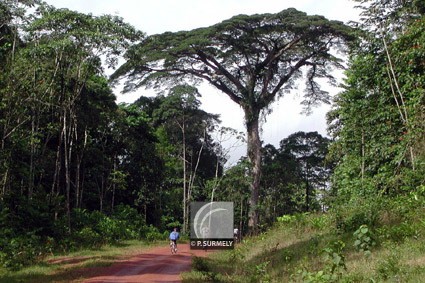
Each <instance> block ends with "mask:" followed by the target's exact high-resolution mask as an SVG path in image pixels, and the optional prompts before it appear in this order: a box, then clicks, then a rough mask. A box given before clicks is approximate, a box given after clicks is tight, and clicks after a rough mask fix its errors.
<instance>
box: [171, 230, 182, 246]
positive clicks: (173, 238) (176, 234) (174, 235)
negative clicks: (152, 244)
mask: <svg viewBox="0 0 425 283" xmlns="http://www.w3.org/2000/svg"><path fill="white" fill-rule="evenodd" d="M169 238H170V241H171V242H174V245H175V247H176V251H177V240H178V239H179V238H180V234H179V232H177V228H174V230H173V231H172V232H171V233H170V237H169Z"/></svg>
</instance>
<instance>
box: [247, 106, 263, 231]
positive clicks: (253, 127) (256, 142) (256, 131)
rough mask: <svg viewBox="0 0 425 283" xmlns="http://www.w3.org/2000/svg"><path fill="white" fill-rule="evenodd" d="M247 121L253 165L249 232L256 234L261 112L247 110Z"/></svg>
mask: <svg viewBox="0 0 425 283" xmlns="http://www.w3.org/2000/svg"><path fill="white" fill-rule="evenodd" d="M245 121H246V127H247V136H248V140H247V143H248V158H249V161H250V162H251V166H252V168H251V170H252V183H251V198H250V201H249V205H250V208H249V220H248V227H249V230H250V231H249V233H250V234H253V235H255V234H257V233H258V216H259V215H258V198H259V191H260V179H261V139H260V124H259V113H253V111H247V110H245Z"/></svg>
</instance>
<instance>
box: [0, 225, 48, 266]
mask: <svg viewBox="0 0 425 283" xmlns="http://www.w3.org/2000/svg"><path fill="white" fill-rule="evenodd" d="M0 245H1V250H0V264H1V265H2V266H4V267H5V268H8V269H11V270H18V269H20V268H22V267H24V266H27V265H30V264H34V263H35V262H36V261H37V260H38V258H39V257H40V256H41V255H43V253H44V247H43V245H42V241H41V239H40V237H39V236H37V235H35V233H27V234H26V235H20V236H15V237H9V238H7V239H5V238H3V239H2V240H1V241H0Z"/></svg>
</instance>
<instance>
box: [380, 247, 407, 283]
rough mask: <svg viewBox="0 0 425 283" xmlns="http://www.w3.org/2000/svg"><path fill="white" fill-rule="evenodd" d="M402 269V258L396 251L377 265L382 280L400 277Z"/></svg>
mask: <svg viewBox="0 0 425 283" xmlns="http://www.w3.org/2000/svg"><path fill="white" fill-rule="evenodd" d="M401 270H402V268H401V265H400V259H399V258H398V256H397V254H396V253H391V254H390V255H389V256H388V257H387V259H385V260H383V261H381V262H380V263H379V265H378V267H377V273H378V276H379V278H380V279H382V280H388V279H390V278H398V277H400V271H401Z"/></svg>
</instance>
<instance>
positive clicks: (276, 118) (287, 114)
mask: <svg viewBox="0 0 425 283" xmlns="http://www.w3.org/2000/svg"><path fill="white" fill-rule="evenodd" d="M45 1H46V2H47V3H49V4H50V5H53V6H54V7H56V8H68V9H70V10H76V11H79V12H82V13H91V14H93V15H103V14H110V15H117V16H120V17H122V18H123V19H124V21H125V22H127V23H129V24H131V25H133V26H134V27H135V28H137V29H138V30H141V31H143V32H144V33H146V34H147V35H152V34H157V33H163V32H166V31H171V32H176V31H180V30H191V29H194V28H199V27H207V26H211V25H213V24H216V23H219V22H221V21H223V20H226V19H229V18H231V17H233V16H235V15H239V14H246V15H252V14H262V13H277V12H280V11H282V10H284V9H287V8H290V7H293V8H296V9H298V10H300V11H303V12H306V13H307V14H309V15H322V16H325V17H326V18H328V19H330V20H339V21H342V22H345V23H347V22H348V21H351V20H358V18H359V16H358V14H359V11H358V10H357V9H355V8H354V6H355V4H356V3H355V2H353V1H351V0H209V1H205V0H204V1H202V0H149V1H146V0H45ZM336 75H337V76H338V77H339V78H340V82H342V78H343V76H342V74H341V73H338V74H336ZM199 90H200V93H201V94H202V99H201V102H202V106H201V107H202V109H204V110H205V111H207V112H210V113H213V114H220V117H221V120H222V124H221V125H222V126H225V127H232V128H234V129H237V130H239V131H245V127H244V124H243V112H242V110H241V109H240V108H239V107H238V106H237V105H236V104H235V103H234V102H233V101H231V100H230V99H229V98H228V97H227V96H226V95H225V94H223V93H221V92H220V91H218V90H215V89H214V88H213V87H211V86H209V85H202V86H201V87H199ZM326 90H328V91H329V92H330V93H331V95H335V94H336V93H338V92H339V91H340V89H338V88H334V87H326ZM115 94H116V96H117V102H118V103H119V102H127V103H131V102H133V101H134V100H136V99H137V98H138V97H140V96H141V95H152V94H151V92H149V91H147V90H144V89H140V90H138V91H137V92H134V93H128V94H124V95H123V94H121V93H120V89H116V90H115ZM301 98H302V87H300V89H299V91H298V92H294V93H291V94H290V95H289V96H286V97H284V98H281V99H280V100H278V101H276V102H274V103H273V104H272V109H273V111H272V113H271V114H269V115H268V116H267V117H266V119H265V120H264V121H263V124H262V133H261V137H262V140H263V143H264V145H265V144H272V145H274V146H275V147H279V142H280V141H281V140H282V139H284V138H286V137H287V136H289V135H290V134H292V133H295V132H297V131H305V132H309V131H317V132H319V133H320V134H321V135H326V134H327V132H326V119H325V116H326V112H327V111H328V110H329V109H330V106H329V105H322V106H320V107H318V108H314V109H313V112H312V114H310V115H308V116H306V115H305V114H301V112H302V107H301V105H300V104H299V102H300V99H301ZM229 143H231V142H229ZM224 146H225V147H226V146H228V145H226V144H224ZM230 155H231V156H230V160H229V162H228V163H227V164H226V166H231V165H233V164H235V163H236V162H237V160H238V159H239V158H240V157H241V156H245V155H246V147H245V146H240V147H237V148H234V149H231V151H230Z"/></svg>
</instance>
